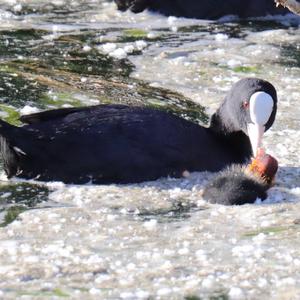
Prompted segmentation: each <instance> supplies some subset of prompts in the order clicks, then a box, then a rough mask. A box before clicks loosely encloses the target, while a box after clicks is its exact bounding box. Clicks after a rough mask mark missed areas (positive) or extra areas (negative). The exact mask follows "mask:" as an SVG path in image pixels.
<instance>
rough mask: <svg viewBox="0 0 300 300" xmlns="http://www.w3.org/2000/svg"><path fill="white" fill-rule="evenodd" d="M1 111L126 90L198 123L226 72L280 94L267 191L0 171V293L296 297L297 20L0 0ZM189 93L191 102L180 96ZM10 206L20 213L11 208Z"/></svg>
mask: <svg viewBox="0 0 300 300" xmlns="http://www.w3.org/2000/svg"><path fill="white" fill-rule="evenodd" d="M0 4H1V5H0V20H1V22H0V30H1V35H0V55H1V56H0V72H1V76H0V116H1V118H4V119H6V120H8V121H10V122H12V123H15V124H17V123H18V121H17V119H18V116H19V115H20V114H22V113H29V112H32V111H38V110H42V109H46V108H54V107H65V106H77V105H90V104H97V103H115V102H117V103H129V104H135V105H150V106H155V107H160V108H161V109H167V110H171V111H173V112H174V113H176V114H179V115H182V116H184V117H186V118H190V119H192V120H194V121H197V122H200V123H206V122H207V115H210V114H211V113H212V112H213V111H214V110H215V109H216V108H217V107H218V105H219V103H220V101H221V100H222V98H223V97H224V95H225V93H226V91H227V90H228V89H229V88H230V86H231V85H232V84H233V82H235V81H237V80H238V79H240V78H243V77H245V76H257V77H262V78H265V79H267V80H269V81H271V82H272V83H273V84H274V85H275V86H276V88H277V90H278V94H279V106H278V115H277V119H276V123H275V125H274V126H273V127H272V129H271V130H270V131H269V132H268V133H267V134H266V136H265V146H266V148H267V150H268V152H270V153H271V154H272V155H273V156H275V157H276V158H277V159H278V161H279V164H280V169H279V172H278V176H277V179H276V184H275V186H274V187H273V188H272V189H271V190H270V192H269V197H268V199H267V200H266V201H265V202H264V203H259V202H257V203H256V204H255V205H245V206H242V207H223V206H219V205H211V204H207V203H206V202H204V201H203V200H202V198H201V193H202V188H203V186H204V185H205V183H206V182H207V180H209V179H210V178H211V177H212V176H213V174H209V173H192V174H191V175H190V177H188V178H184V179H161V180H157V181H155V182H147V183H143V184H132V185H125V186H124V185H123V186H121V185H109V186H89V185H84V186H76V185H64V184H62V183H47V184H43V183H35V182H28V181H27V182H22V181H16V180H15V181H7V180H5V176H4V173H3V171H1V172H2V177H1V179H2V181H1V182H0V193H1V194H0V222H1V227H2V228H0V276H1V281H0V298H1V299H2V298H4V299H16V298H19V299H41V298H51V299H55V298H60V297H69V298H72V299H105V298H108V299H119V298H122V299H153V298H155V299H156V298H157V299H184V298H185V299H228V298H229V299H266V298H267V297H269V298H272V299H298V298H300V288H299V287H300V275H299V274H300V272H299V270H300V250H299V246H300V245H299V236H300V231H299V224H300V220H299V213H298V209H299V208H300V164H299V157H300V150H299V149H300V142H299V141H300V133H299V128H300V106H299V99H300V90H299V87H300V27H299V24H300V21H299V18H297V17H289V18H280V17H279V18H278V17H277V18H275V19H274V18H267V19H263V20H262V19H257V20H247V21H242V22H237V21H233V20H232V21H230V20H227V21H228V22H226V23H222V22H219V23H218V22H217V23H215V22H209V21H205V22H204V21H199V20H188V19H176V18H172V17H171V18H167V17H163V16H159V15H155V14H151V13H149V12H145V13H142V14H139V15H133V14H131V13H125V14H121V13H119V12H117V11H116V10H115V7H114V5H113V3H107V2H104V1H66V0H57V1H50V2H49V1H34V0H27V1H25V0H24V1H15V0H8V1H3V0H2V1H0ZM191 100H192V101H191ZM16 216H17V219H15V218H16Z"/></svg>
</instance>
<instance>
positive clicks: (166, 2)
mask: <svg viewBox="0 0 300 300" xmlns="http://www.w3.org/2000/svg"><path fill="white" fill-rule="evenodd" d="M115 2H116V4H117V7H118V9H119V10H122V11H125V10H127V9H129V10H131V11H132V12H134V13H139V12H141V11H143V10H145V9H150V10H152V11H156V12H159V13H162V14H164V15H167V16H178V17H187V18H198V19H219V18H221V17H223V16H226V15H236V16H238V17H241V18H249V17H260V16H267V15H274V14H286V13H288V10H287V9H285V8H282V7H280V8H278V7H276V5H275V2H274V0H201V1H199V0H160V1H156V0H115Z"/></svg>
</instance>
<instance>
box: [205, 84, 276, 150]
mask: <svg viewBox="0 0 300 300" xmlns="http://www.w3.org/2000/svg"><path fill="white" fill-rule="evenodd" d="M276 111H277V93H276V90H275V88H274V86H273V85H272V84H271V83H269V82H268V81H265V80H262V79H258V78H244V79H241V80H239V81H238V82H237V83H235V84H234V85H233V86H232V88H231V90H230V91H229V93H228V94H227V96H226V98H225V99H224V101H223V103H222V105H221V107H220V108H219V109H218V111H217V112H216V114H215V115H214V116H213V118H212V125H211V126H214V124H213V123H214V122H216V120H217V122H218V123H221V124H218V127H219V128H222V130H223V131H224V133H225V134H226V133H232V132H237V131H243V132H244V133H245V134H246V135H248V136H249V138H250V141H251V145H252V149H253V153H254V155H255V154H256V152H257V149H258V147H259V146H260V143H261V139H262V136H263V134H264V132H265V131H266V130H268V129H269V128H270V127H271V126H272V124H273V122H274V120H275V115H276Z"/></svg>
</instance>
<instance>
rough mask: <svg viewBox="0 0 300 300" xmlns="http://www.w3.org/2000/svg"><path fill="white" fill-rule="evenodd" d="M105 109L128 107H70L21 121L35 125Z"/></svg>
mask: <svg viewBox="0 0 300 300" xmlns="http://www.w3.org/2000/svg"><path fill="white" fill-rule="evenodd" d="M105 107H114V108H121V107H126V105H103V104H100V105H95V106H85V107H68V108H59V109H53V110H47V111H42V112H38V113H33V114H29V115H24V116H21V117H20V121H21V122H22V123H26V124H35V123H39V122H44V121H51V120H55V119H60V118H64V117H66V116H67V115H69V114H72V113H76V112H87V111H91V110H95V109H98V108H99V109H101V108H103V109H105Z"/></svg>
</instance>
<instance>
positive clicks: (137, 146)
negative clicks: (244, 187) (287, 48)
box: [0, 78, 277, 183]
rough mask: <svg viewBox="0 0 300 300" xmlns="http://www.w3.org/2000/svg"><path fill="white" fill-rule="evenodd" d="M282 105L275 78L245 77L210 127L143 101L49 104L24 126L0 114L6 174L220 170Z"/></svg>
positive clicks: (142, 175)
mask: <svg viewBox="0 0 300 300" xmlns="http://www.w3.org/2000/svg"><path fill="white" fill-rule="evenodd" d="M276 108H277V96H276V90H275V88H274V87H273V85H272V84H270V83H269V82H267V81H264V80H261V79H257V78H246V79H242V80H240V81H238V82H237V83H236V84H235V85H234V86H233V87H232V89H231V90H230V91H229V93H228V95H227V96H226V97H225V99H224V101H223V102H222V104H221V106H220V108H219V109H218V110H217V112H216V113H215V114H214V115H213V116H212V119H211V124H210V127H209V128H205V127H202V126H199V125H197V124H195V123H193V122H190V121H187V120H185V119H182V118H180V117H178V116H175V115H173V114H171V113H167V112H164V111H160V110H156V109H151V108H145V107H130V106H125V105H97V106H90V107H80V108H64V109H57V110H50V111H45V112H41V113H36V114H31V115H26V116H22V117H21V121H22V122H24V123H27V125H24V126H23V127H16V126H12V125H10V124H7V123H5V122H4V121H0V136H1V154H2V158H3V161H4V168H5V171H6V173H7V176H8V177H12V176H17V177H21V178H27V179H29V178H34V179H37V180H43V181H52V180H56V181H63V182H65V183H86V182H93V183H133V182H141V181H147V180H154V179H157V178H160V177H165V176H171V177H180V176H182V174H183V172H184V171H186V170H187V171H190V172H192V171H206V170H207V171H219V170H221V169H223V168H224V167H226V166H228V165H230V164H232V163H244V162H246V161H247V160H249V158H250V157H251V155H252V153H253V151H254V152H256V149H257V148H258V147H259V146H260V141H261V137H262V135H263V133H264V131H265V130H267V129H268V128H269V127H270V126H271V125H272V124H273V122H274V119H275V114H276ZM248 135H249V136H248ZM249 137H250V138H249ZM251 146H252V147H251Z"/></svg>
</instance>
